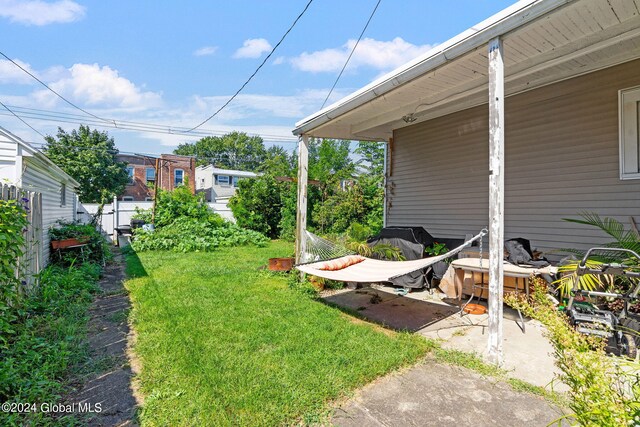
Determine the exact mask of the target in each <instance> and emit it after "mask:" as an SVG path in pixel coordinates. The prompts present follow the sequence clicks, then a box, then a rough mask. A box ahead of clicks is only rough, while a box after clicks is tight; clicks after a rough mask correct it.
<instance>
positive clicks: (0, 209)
mask: <svg viewBox="0 0 640 427" xmlns="http://www.w3.org/2000/svg"><path fill="white" fill-rule="evenodd" d="M26 226H27V214H26V212H25V210H24V208H23V207H22V205H21V204H20V203H19V202H18V201H16V200H0V350H1V349H6V348H7V346H8V342H9V339H10V336H11V335H12V334H14V333H15V331H14V330H13V326H12V325H13V323H14V322H15V321H16V319H17V313H16V309H15V307H18V306H19V305H20V297H21V292H20V287H21V285H22V283H21V275H20V272H18V271H16V270H17V268H18V267H17V265H16V261H17V259H18V258H19V257H20V256H22V254H23V250H22V247H23V244H24V237H23V234H22V230H23V229H24V228H25V227H26Z"/></svg>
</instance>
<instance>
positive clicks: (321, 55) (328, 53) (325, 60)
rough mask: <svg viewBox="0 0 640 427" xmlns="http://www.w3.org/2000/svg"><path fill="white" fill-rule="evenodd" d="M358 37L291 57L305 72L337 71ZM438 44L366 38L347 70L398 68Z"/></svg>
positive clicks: (296, 65) (291, 60)
mask: <svg viewBox="0 0 640 427" xmlns="http://www.w3.org/2000/svg"><path fill="white" fill-rule="evenodd" d="M355 44H356V40H349V41H347V42H346V43H345V44H344V45H342V46H341V47H339V48H331V49H325V50H318V51H315V52H311V53H308V52H303V53H302V54H300V55H299V56H297V57H295V58H290V59H289V61H290V62H291V64H292V65H293V66H294V67H295V68H297V69H299V70H302V71H309V72H312V73H320V72H336V71H340V69H342V67H343V66H344V63H345V62H346V60H347V58H348V57H349V54H350V53H351V50H352V49H353V46H354V45H355ZM433 46H434V45H430V44H425V45H414V44H412V43H409V42H407V41H405V40H403V39H402V38H400V37H396V38H394V39H393V40H391V41H380V40H375V39H370V38H364V39H362V40H361V41H360V43H359V44H358V47H357V49H356V50H355V52H354V54H353V56H352V57H351V60H350V61H349V65H348V67H347V69H350V70H354V69H356V68H359V67H370V68H374V69H378V70H390V69H393V68H396V67H398V66H400V65H402V64H404V63H406V62H408V61H411V60H412V59H414V58H416V57H417V56H419V55H421V54H423V53H424V52H426V51H428V50H429V49H431V48H432V47H433Z"/></svg>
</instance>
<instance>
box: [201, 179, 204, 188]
mask: <svg viewBox="0 0 640 427" xmlns="http://www.w3.org/2000/svg"><path fill="white" fill-rule="evenodd" d="M200 188H204V178H200Z"/></svg>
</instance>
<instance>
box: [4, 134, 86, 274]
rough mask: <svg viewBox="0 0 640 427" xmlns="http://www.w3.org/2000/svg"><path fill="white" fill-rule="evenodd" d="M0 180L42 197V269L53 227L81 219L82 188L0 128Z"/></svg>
mask: <svg viewBox="0 0 640 427" xmlns="http://www.w3.org/2000/svg"><path fill="white" fill-rule="evenodd" d="M0 180H2V181H3V182H5V183H7V184H10V185H15V186H16V187H20V188H23V189H25V190H27V191H35V192H39V193H40V194H41V195H42V230H41V233H42V234H41V236H42V245H41V260H42V264H41V266H42V267H44V266H45V265H46V264H47V262H48V260H49V246H50V245H49V242H50V239H49V228H51V227H52V226H55V225H56V222H57V221H59V220H64V221H73V220H75V219H76V218H77V216H76V215H77V207H78V198H77V196H76V189H77V188H78V187H79V185H80V184H78V183H77V182H76V181H75V180H74V179H73V178H71V177H70V176H69V175H67V174H66V173H65V172H64V171H63V170H62V169H60V168H59V167H58V166H56V165H55V164H54V163H53V162H52V161H51V160H49V158H47V157H46V156H45V155H44V154H43V153H42V152H40V151H39V150H37V149H35V148H34V147H32V146H31V145H29V144H28V143H27V142H25V141H23V140H22V139H20V138H19V137H17V136H16V135H14V134H12V133H11V132H9V131H7V130H6V129H4V128H1V127H0Z"/></svg>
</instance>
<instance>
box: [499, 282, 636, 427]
mask: <svg viewBox="0 0 640 427" xmlns="http://www.w3.org/2000/svg"><path fill="white" fill-rule="evenodd" d="M546 291H547V287H546V286H545V285H544V284H543V283H541V279H536V280H534V286H533V293H532V297H531V299H530V300H527V299H526V297H523V296H520V297H517V296H515V295H508V296H505V302H507V304H509V305H510V306H511V307H513V308H517V309H520V310H521V311H522V313H523V314H525V315H526V316H528V317H531V318H534V319H537V320H539V321H540V322H542V323H543V324H544V325H545V326H546V328H547V335H548V337H549V339H550V340H551V343H552V345H553V347H554V350H555V357H556V365H557V366H558V367H559V368H560V370H561V374H560V380H562V381H563V382H564V383H565V384H567V385H568V386H569V399H568V406H569V408H570V409H571V410H572V411H573V414H572V415H571V418H572V419H573V420H574V421H575V422H576V423H577V424H578V425H581V426H631V425H638V424H639V423H640V366H638V364H637V362H633V361H629V360H626V359H622V358H617V357H611V356H607V355H606V353H605V351H604V343H603V342H602V340H601V339H598V338H596V337H595V336H593V335H591V336H588V335H583V334H580V333H578V332H577V331H576V330H575V329H574V328H573V327H572V326H571V325H570V324H569V322H568V319H567V318H566V316H564V315H562V314H561V313H559V312H558V311H557V309H556V307H555V306H554V305H553V303H552V302H551V300H550V299H549V298H548V297H547V292H546Z"/></svg>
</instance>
